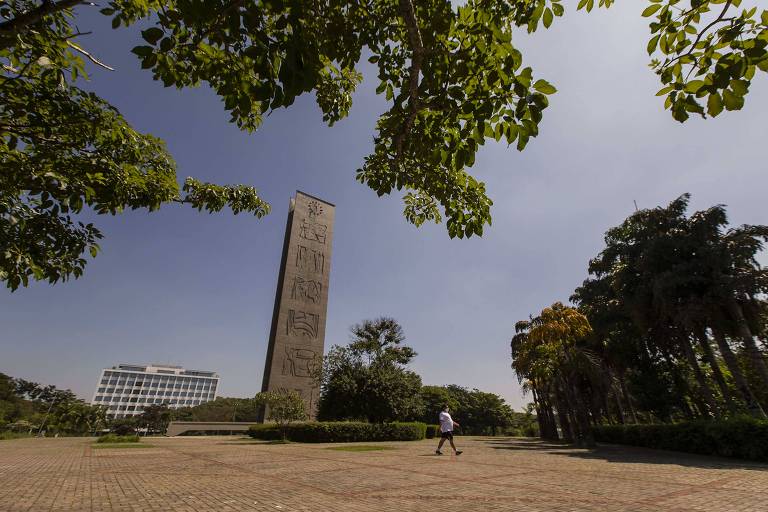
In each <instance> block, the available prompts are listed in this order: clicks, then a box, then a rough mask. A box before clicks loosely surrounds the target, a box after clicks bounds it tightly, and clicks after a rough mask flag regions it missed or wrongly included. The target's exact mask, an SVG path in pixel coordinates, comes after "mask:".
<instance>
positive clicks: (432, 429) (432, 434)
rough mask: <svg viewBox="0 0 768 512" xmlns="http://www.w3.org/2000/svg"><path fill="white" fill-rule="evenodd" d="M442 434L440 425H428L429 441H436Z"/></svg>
mask: <svg viewBox="0 0 768 512" xmlns="http://www.w3.org/2000/svg"><path fill="white" fill-rule="evenodd" d="M439 433H440V425H427V439H434V438H436V437H437V435H438V434H439Z"/></svg>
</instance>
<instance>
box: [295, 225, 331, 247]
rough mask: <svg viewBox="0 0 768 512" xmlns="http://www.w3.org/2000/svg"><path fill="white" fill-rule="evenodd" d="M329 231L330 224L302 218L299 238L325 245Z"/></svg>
mask: <svg viewBox="0 0 768 512" xmlns="http://www.w3.org/2000/svg"><path fill="white" fill-rule="evenodd" d="M327 231H328V226H326V225H325V224H320V223H318V222H314V221H312V220H311V219H310V220H307V219H301V224H300V225H299V238H303V239H304V240H309V241H310V242H318V243H321V244H323V245H325V237H326V232H327Z"/></svg>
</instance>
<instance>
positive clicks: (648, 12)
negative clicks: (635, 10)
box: [642, 4, 661, 18]
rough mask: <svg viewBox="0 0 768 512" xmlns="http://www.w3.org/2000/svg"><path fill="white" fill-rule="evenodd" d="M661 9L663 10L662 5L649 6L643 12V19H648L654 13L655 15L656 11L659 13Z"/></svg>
mask: <svg viewBox="0 0 768 512" xmlns="http://www.w3.org/2000/svg"><path fill="white" fill-rule="evenodd" d="M659 9H661V4H653V5H649V6H648V7H646V8H645V10H644V11H643V14H642V16H643V18H647V17H648V16H651V15H653V13H655V12H656V11H658V10H659Z"/></svg>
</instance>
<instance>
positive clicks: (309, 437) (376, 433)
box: [248, 422, 427, 443]
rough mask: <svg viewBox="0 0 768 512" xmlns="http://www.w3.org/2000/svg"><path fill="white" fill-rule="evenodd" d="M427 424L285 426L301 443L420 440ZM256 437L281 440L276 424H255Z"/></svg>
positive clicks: (290, 435) (349, 423) (335, 423)
mask: <svg viewBox="0 0 768 512" xmlns="http://www.w3.org/2000/svg"><path fill="white" fill-rule="evenodd" d="M426 431H427V426H426V425H425V424H424V423H362V422H327V423H326V422H316V423H296V424H293V425H289V426H288V427H287V429H286V434H287V438H288V439H289V440H290V441H297V442H300V443H355V442H362V441H418V440H420V439H424V437H425V435H426ZM248 435H249V436H251V437H252V438H254V439H265V440H273V439H280V438H281V435H280V430H279V429H278V428H277V426H276V425H254V426H252V427H251V428H250V429H248Z"/></svg>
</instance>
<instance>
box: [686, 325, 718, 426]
mask: <svg viewBox="0 0 768 512" xmlns="http://www.w3.org/2000/svg"><path fill="white" fill-rule="evenodd" d="M680 345H681V346H682V348H683V353H684V354H685V358H686V359H687V360H688V364H689V365H690V367H691V369H692V370H693V375H694V377H695V378H696V382H697V383H698V384H699V392H700V393H701V397H702V398H703V399H704V402H705V403H706V404H707V407H708V409H709V414H710V415H713V416H715V417H719V416H720V411H719V409H718V407H717V402H715V396H714V395H713V394H712V389H711V388H710V387H709V384H707V378H706V377H705V376H704V372H702V371H701V367H699V362H698V361H697V360H696V354H695V353H694V351H693V347H692V346H691V340H690V339H688V336H685V335H683V336H681V337H680Z"/></svg>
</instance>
